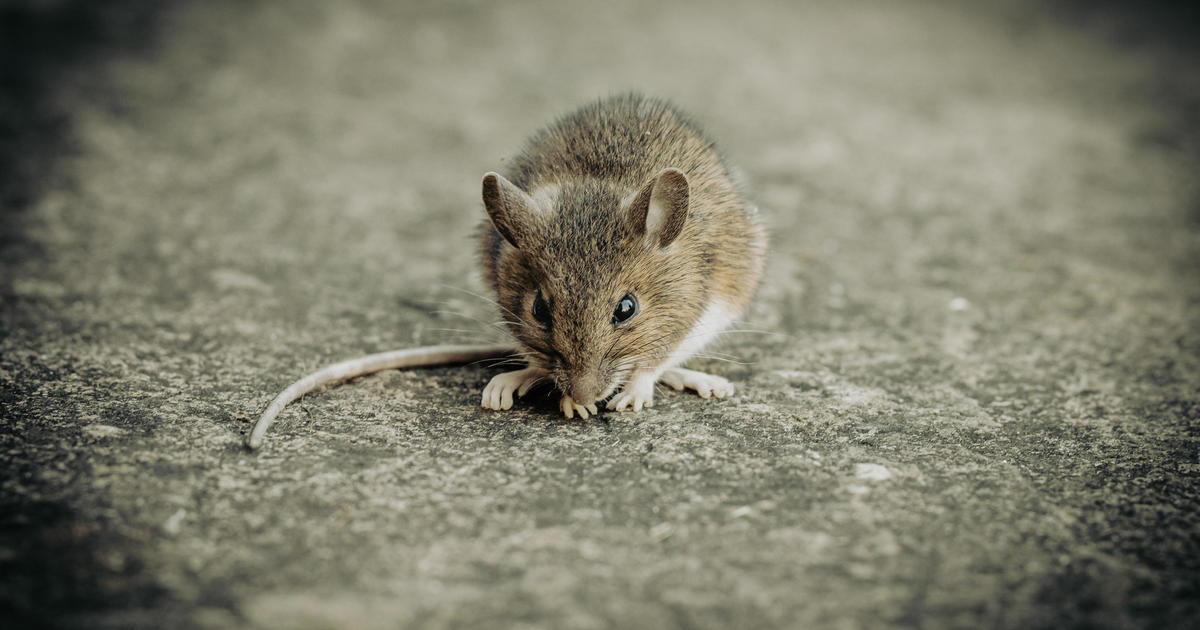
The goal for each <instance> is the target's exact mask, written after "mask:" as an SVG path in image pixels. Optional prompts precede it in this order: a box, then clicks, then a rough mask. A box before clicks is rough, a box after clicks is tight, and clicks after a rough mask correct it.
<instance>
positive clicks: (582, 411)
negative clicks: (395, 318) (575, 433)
mask: <svg viewBox="0 0 1200 630" xmlns="http://www.w3.org/2000/svg"><path fill="white" fill-rule="evenodd" d="M558 407H559V409H562V412H563V415H564V416H566V417H568V418H574V417H575V414H576V413H578V414H579V417H580V419H582V420H587V419H588V415H589V414H591V415H593V416H594V415H596V414H598V413H600V410H599V409H596V403H589V404H587V405H580V404H578V403H576V402H575V399H574V398H571V397H570V396H563V397H562V400H560V401H558Z"/></svg>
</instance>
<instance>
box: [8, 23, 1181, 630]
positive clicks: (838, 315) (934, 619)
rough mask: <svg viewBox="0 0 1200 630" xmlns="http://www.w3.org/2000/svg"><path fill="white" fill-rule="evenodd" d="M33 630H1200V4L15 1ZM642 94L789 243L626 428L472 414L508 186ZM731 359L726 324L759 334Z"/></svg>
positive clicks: (11, 604) (18, 480)
mask: <svg viewBox="0 0 1200 630" xmlns="http://www.w3.org/2000/svg"><path fill="white" fill-rule="evenodd" d="M2 8H3V12H2V13H0V15H2V16H3V19H4V22H5V37H4V38H3V39H4V40H5V41H6V42H7V43H5V44H0V50H4V51H5V54H6V55H8V56H10V57H11V58H12V59H14V60H17V61H19V62H20V63H16V64H13V65H9V64H4V65H6V66H8V69H7V70H5V73H6V74H5V75H4V87H5V92H4V95H3V99H4V100H3V101H0V105H2V106H3V108H2V109H0V131H3V133H4V136H5V138H6V141H5V145H6V146H5V148H4V149H3V150H2V151H0V186H2V188H0V193H2V195H3V196H2V197H0V200H2V201H3V204H4V205H3V214H2V217H3V224H2V225H3V232H4V233H3V236H2V237H0V327H2V329H0V414H2V416H0V419H2V429H0V463H2V468H0V470H3V478H2V481H0V508H2V509H0V609H7V611H6V612H3V615H5V616H6V617H7V618H8V619H12V620H15V622H16V625H15V626H13V627H22V626H28V627H88V628H105V627H113V628H116V627H122V628H124V627H176V628H226V627H249V628H341V627H357V628H393V627H414V628H449V627H514V628H601V627H623V628H729V627H744V628H765V627H780V628H784V627H790V628H881V627H897V628H905V627H911V628H965V627H997V628H1006V627H1011V628H1017V627H1020V628H1026V627H1045V628H1064V627H1100V628H1133V627H1180V628H1183V627H1194V626H1195V625H1196V624H1197V623H1198V622H1200V606H1198V604H1197V602H1198V601H1200V536H1198V534H1197V532H1198V531H1200V515H1198V511H1197V508H1198V506H1200V497H1198V492H1197V479H1198V476H1200V448H1198V435H1200V430H1198V425H1197V423H1198V420H1197V417H1198V415H1197V410H1198V409H1200V391H1198V383H1200V329H1198V327H1197V313H1198V309H1200V301H1198V299H1200V282H1197V280H1198V276H1200V274H1198V272H1197V270H1198V269H1200V266H1198V263H1200V255H1198V253H1200V210H1198V209H1200V202H1198V201H1197V200H1198V199H1200V194H1198V193H1200V185H1198V183H1197V178H1196V173H1197V172H1198V171H1197V164H1198V162H1200V160H1198V159H1197V158H1198V157H1200V142H1198V138H1200V135H1198V133H1197V129H1200V124H1198V123H1200V120H1197V111H1200V107H1198V105H1200V75H1197V74H1196V73H1192V72H1187V71H1186V70H1185V69H1186V68H1188V67H1192V66H1194V65H1195V63H1196V57H1197V54H1196V49H1195V47H1194V44H1192V43H1191V40H1190V38H1189V35H1190V33H1191V31H1189V30H1188V29H1189V27H1190V26H1192V25H1195V13H1194V11H1189V10H1186V9H1184V10H1176V9H1174V8H1172V7H1170V6H1169V5H1166V4H1161V5H1158V4H1156V5H1151V8H1152V9H1154V11H1153V12H1152V13H1149V14H1147V13H1144V12H1139V13H1132V12H1128V11H1125V10H1123V9H1121V8H1120V7H1116V6H1109V5H1103V4H1102V5H1099V6H1091V7H1089V6H1085V5H1083V4H1082V3H1074V2H1055V3H1051V4H1049V5H1037V6H1027V5H1023V4H1016V3H1014V4H1008V5H1005V6H1003V7H997V6H993V5H991V4H985V3H939V2H917V3H905V4H902V5H901V4H895V3H883V2H872V3H865V4H858V3H856V4H854V5H852V6H851V5H847V4H844V3H834V2H816V3H808V4H803V5H800V4H795V3H787V2H762V3H752V4H749V5H743V4H739V5H737V6H734V5H732V4H721V3H677V4H667V3H659V4H654V5H639V4H635V3H625V2H617V3H604V4H603V6H601V3H591V4H567V3H551V2H547V3H530V4H513V5H497V4H491V3H478V2H465V1H456V2H446V3H428V4H419V3H387V2H368V1H361V2H360V1H355V2H341V3H336V4H335V3H321V2H291V3H232V2H205V3H200V2H178V3H149V2H144V3H125V4H115V5H108V6H106V7H96V6H93V5H90V4H89V3H74V2H69V1H61V0H60V1H57V2H13V3H7V4H5V5H3V7H2ZM626 89H638V90H641V91H644V92H647V93H651V94H655V95H659V96H664V97H668V98H671V99H673V100H674V101H676V102H677V103H679V104H680V105H681V106H683V107H684V108H686V109H688V110H690V111H691V112H692V113H693V114H695V115H696V117H697V118H699V119H700V120H702V121H703V122H704V123H706V126H707V127H708V130H709V131H710V133H711V134H712V135H713V136H715V137H716V138H717V139H718V140H719V141H720V142H721V144H722V145H723V147H724V149H725V151H726V153H727V154H728V155H729V157H730V159H731V161H733V162H734V163H735V164H737V165H739V166H740V167H741V169H742V171H743V172H744V175H745V178H746V180H747V182H748V184H749V188H750V190H751V192H752V194H753V196H754V198H755V199H756V201H757V202H758V203H759V204H760V205H761V207H762V208H763V212H764V213H765V214H766V216H767V217H768V220H769V222H770V228H771V235H772V246H773V247H772V252H771V258H770V262H769V269H768V273H767V278H766V280H765V282H764V284H763V286H762V289H761V291H760V293H759V296H758V299H757V300H756V303H755V305H754V308H753V310H752V312H751V313H750V314H749V315H748V316H747V318H746V321H745V322H744V323H743V324H742V325H739V327H738V329H739V332H735V333H731V334H729V335H727V336H726V337H725V338H724V340H723V342H722V344H721V345H720V346H719V347H718V348H716V352H717V353H719V354H720V355H721V356H722V357H727V358H728V359H729V360H728V361H720V360H707V361H701V362H700V364H701V365H702V366H703V367H704V368H705V369H709V370H712V371H714V372H716V373H719V374H721V375H723V376H725V377H727V378H729V379H731V380H732V381H733V382H734V383H735V385H736V386H737V387H738V388H739V390H738V393H737V395H736V396H735V397H734V398H733V399H732V400H727V401H721V402H710V401H702V400H700V399H698V398H697V397H695V396H691V395H684V394H680V393H676V392H672V391H668V392H665V393H663V394H661V395H660V396H661V397H660V400H659V402H658V405H657V406H656V407H655V408H654V409H652V410H649V411H644V412H642V413H640V414H637V415H630V414H614V413H605V414H602V415H601V416H600V417H599V418H594V419H590V420H588V421H582V422H581V421H566V420H563V419H561V418H559V417H557V416H556V414H555V411H554V405H553V401H552V400H551V399H549V398H547V399H544V400H534V401H532V402H530V403H526V404H520V405H518V406H517V408H516V409H514V410H513V411H511V412H506V413H481V412H480V411H479V410H478V409H477V402H478V393H479V391H480V389H481V388H482V386H483V385H484V384H485V383H486V381H487V379H488V378H489V377H490V375H491V374H492V373H493V370H492V369H489V368H486V367H481V366H472V367H465V368H444V369H431V370H422V371H411V372H388V373H383V374H380V375H377V376H373V377H369V378H364V379H361V380H359V381H357V382H354V383H352V384H349V385H348V386H343V387H340V388H335V389H330V390H326V391H324V392H322V393H319V394H317V395H314V396H310V397H308V398H306V399H305V400H304V401H303V402H302V404H297V405H293V406H292V407H291V408H289V409H288V410H287V411H286V412H285V413H284V414H283V415H282V416H281V418H280V420H279V421H278V423H277V424H276V426H275V427H273V429H272V431H271V432H270V433H269V434H268V438H267V442H266V445H265V447H264V448H263V449H262V451H261V452H259V453H255V454H251V453H247V452H246V451H245V450H244V449H243V448H242V446H241V440H242V437H243V435H244V433H245V432H246V431H247V430H248V429H249V423H248V420H249V419H250V418H252V417H254V416H255V415H256V414H257V413H258V412H259V411H260V410H261V409H262V408H263V407H264V406H265V405H266V403H267V402H268V401H269V399H270V398H271V397H272V396H273V395H274V394H275V393H276V392H277V391H278V390H279V389H280V388H281V387H283V386H284V385H286V384H287V383H288V382H290V381H291V380H292V379H294V378H296V377H298V376H300V375H301V374H303V373H305V372H306V371H308V370H311V369H314V368H317V367H320V366H322V365H324V364H327V363H330V362H332V361H335V360H339V359H342V358H347V357H350V356H355V355H358V354H361V353H365V352H371V351H379V350H386V349H391V348H397V347H407V346H416V345H421V344H429V343H440V342H460V343H461V342H483V341H487V342H494V341H499V340H502V339H503V337H502V335H501V334H500V333H499V331H497V330H496V329H495V327H494V326H492V322H494V321H495V319H496V314H495V313H494V312H493V311H492V310H491V307H490V305H489V304H488V303H487V302H486V301H485V300H484V299H482V298H480V297H478V296H477V294H479V293H482V288H481V286H480V283H479V281H478V278H477V273H476V262H475V255H474V245H473V240H472V231H473V229H474V226H475V225H476V224H477V222H478V221H479V220H480V218H481V217H482V207H481V203H480V202H479V200H478V194H479V178H480V177H481V175H482V174H483V173H484V172H486V171H488V170H493V169H497V168H502V167H503V160H504V157H505V156H506V155H509V154H511V152H512V151H514V150H515V149H516V148H517V147H518V146H519V143H520V142H521V140H522V139H523V137H524V136H525V135H527V134H528V133H530V132H531V131H533V130H534V129H536V128H537V127H538V126H540V125H541V124H544V123H545V122H546V121H548V120H549V119H550V118H551V117H553V116H554V115H556V114H558V113H561V112H563V111H565V110H567V109H569V108H571V107H574V106H576V105H579V104H581V103H583V102H585V101H587V100H590V99H592V98H595V97H597V96H601V95H604V94H608V93H611V92H615V91H621V90H626ZM742 331H744V332H742Z"/></svg>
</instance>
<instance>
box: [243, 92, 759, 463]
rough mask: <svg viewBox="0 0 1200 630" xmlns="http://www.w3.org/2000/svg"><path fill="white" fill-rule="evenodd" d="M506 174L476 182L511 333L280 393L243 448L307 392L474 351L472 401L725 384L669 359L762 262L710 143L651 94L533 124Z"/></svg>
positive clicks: (387, 358) (573, 407)
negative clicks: (504, 366)
mask: <svg viewBox="0 0 1200 630" xmlns="http://www.w3.org/2000/svg"><path fill="white" fill-rule="evenodd" d="M504 170H505V172H504V174H501V173H499V172H489V173H487V174H485V175H484V177H483V183H482V198H483V206H484V210H485V211H486V217H485V218H483V219H482V220H481V222H480V226H479V230H478V243H479V256H480V262H481V268H482V275H483V279H484V282H485V284H486V285H487V287H488V288H489V289H490V290H491V293H492V294H493V297H494V298H495V303H496V304H497V306H498V308H499V310H500V312H501V316H502V318H503V323H504V326H505V327H506V328H507V330H508V332H509V333H510V334H511V336H512V338H513V340H514V342H515V344H514V345H508V346H504V345H502V346H430V347H424V348H410V349H405V350H396V351H391V352H383V353H379V354H373V355H368V356H365V357H360V358H357V359H351V360H348V361H343V362H341V363H337V364H334V365H331V366H329V367H326V368H324V369H322V370H319V371H317V372H314V373H312V374H309V375H308V376H305V377H304V378H302V379H301V380H299V381H297V382H295V383H293V384H292V385H291V386H289V387H288V388H286V389H285V390H284V391H283V392H281V393H280V394H279V395H278V396H276V397H275V399H274V400H273V401H272V402H271V403H270V404H269V405H268V407H267V409H266V410H265V411H264V412H263V414H262V415H261V416H260V417H259V420H258V421H257V422H256V423H255V426H254V428H253V430H252V431H251V433H250V434H249V435H248V436H247V440H246V445H247V446H248V447H249V448H250V449H252V450H253V449H257V448H258V447H260V446H261V444H262V442H263V437H264V435H265V433H266V431H267V428H268V427H269V426H270V425H271V423H272V422H273V420H274V418H275V417H276V416H278V415H279V413H280V412H282V410H283V409H284V408H285V407H286V406H287V405H288V404H289V403H290V402H292V401H294V400H296V399H298V398H299V397H301V396H303V395H304V394H306V393H308V392H310V391H313V390H314V389H316V388H318V387H320V386H322V385H327V384H330V383H336V382H340V381H345V380H347V379H350V378H354V377H357V376H362V375H365V374H370V373H373V372H378V371H382V370H387V369H398V368H414V367H432V366H438V365H451V364H460V363H472V362H479V361H486V360H508V361H514V360H516V361H520V362H521V363H522V364H523V365H524V367H522V368H520V369H517V370H512V371H507V372H502V373H500V374H497V375H496V376H494V377H493V378H492V379H490V381H489V382H488V383H487V385H486V386H485V387H484V389H483V393H482V397H481V403H480V406H481V407H482V408H483V409H484V410H506V409H511V408H512V406H513V404H514V398H520V397H523V396H525V395H526V394H527V393H528V392H529V391H530V390H531V389H532V388H534V387H535V386H536V385H538V384H539V383H549V384H551V385H553V387H554V389H555V390H557V392H558V394H559V396H560V398H559V403H558V406H559V410H560V411H561V412H562V414H563V415H564V417H566V418H574V417H575V416H576V415H578V416H579V417H580V418H582V419H587V418H589V417H591V416H594V415H597V414H598V413H599V412H600V409H601V406H603V407H604V408H606V409H608V410H610V411H632V412H637V411H641V410H642V409H644V408H647V407H651V406H653V404H654V394H655V386H656V385H657V384H659V383H662V384H664V385H666V386H668V387H671V388H673V389H676V390H685V389H689V390H693V391H695V392H696V393H697V394H698V395H699V396H700V397H702V398H726V397H729V396H731V395H732V394H733V393H734V387H733V384H732V383H731V382H730V381H729V380H727V379H725V378H723V377H720V376H717V375H713V374H707V373H704V372H699V371H695V370H690V369H686V368H684V367H682V365H683V364H684V363H685V362H686V361H687V360H688V359H689V358H692V357H693V356H695V355H696V354H697V353H699V352H700V351H701V350H702V349H703V348H704V347H705V346H706V345H708V344H709V343H710V342H711V341H712V340H713V339H714V338H716V337H717V336H718V335H719V334H720V333H721V332H722V331H724V330H725V329H726V328H728V326H729V325H730V324H731V323H732V322H733V321H734V320H735V319H737V318H738V317H739V316H741V315H742V313H744V311H745V310H746V308H747V306H748V305H749V304H750V301H751V300H752V298H753V296H754V293H755V291H756V289H757V287H758V284H759V281H760V279H761V277H762V274H763V269H764V266H765V258H766V250H767V234H766V229H765V227H764V225H763V223H762V220H761V218H760V215H759V211H758V209H757V207H756V206H755V205H753V204H751V203H750V202H749V201H748V200H747V196H746V194H745V193H744V191H743V186H742V184H741V183H740V181H739V180H738V178H737V177H736V176H735V175H734V172H733V171H732V170H731V167H730V166H729V165H728V164H727V162H726V160H725V158H724V157H723V155H722V154H721V153H720V152H719V151H718V149H717V147H716V144H715V143H714V141H713V140H711V139H710V138H709V137H708V136H707V135H706V133H705V132H704V131H703V130H702V129H701V127H700V126H699V124H697V123H696V122H695V121H694V120H693V119H692V118H691V117H690V116H689V115H688V114H686V113H684V112H683V111H681V110H680V109H679V108H677V107H676V106H675V105H673V104H672V103H670V102H669V101H666V100H664V99H659V98H653V97H648V96H644V95H641V94H637V93H625V94H620V95H616V96H611V97H607V98H603V99H599V100H596V101H593V102H591V103H589V104H586V105H584V106H583V107H580V108H579V109H576V110H574V111H572V112H570V113H567V114H565V115H563V116H561V117H559V118H558V119H556V120H555V121H554V122H552V123H551V124H550V125H548V126H546V127H545V128H543V129H541V130H540V131H537V132H536V133H534V134H533V135H532V136H531V137H530V138H529V139H528V140H527V141H526V142H525V144H524V146H523V148H522V149H521V150H520V151H519V152H518V153H517V154H516V155H515V156H514V157H513V158H512V159H510V160H508V161H507V167H506V168H505V169H504Z"/></svg>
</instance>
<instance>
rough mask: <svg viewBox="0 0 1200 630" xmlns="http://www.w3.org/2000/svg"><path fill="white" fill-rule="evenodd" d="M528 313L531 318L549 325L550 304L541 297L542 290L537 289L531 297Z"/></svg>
mask: <svg viewBox="0 0 1200 630" xmlns="http://www.w3.org/2000/svg"><path fill="white" fill-rule="evenodd" d="M529 314H530V315H533V318H534V319H536V320H537V321H539V322H541V323H542V325H545V326H549V325H550V305H549V304H546V300H544V299H543V298H542V292H541V291H538V292H537V294H535V295H534V297H533V306H532V307H530V309H529Z"/></svg>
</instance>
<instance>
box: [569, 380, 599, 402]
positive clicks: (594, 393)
mask: <svg viewBox="0 0 1200 630" xmlns="http://www.w3.org/2000/svg"><path fill="white" fill-rule="evenodd" d="M602 388H603V385H602V384H601V383H600V379H598V378H595V376H594V375H592V376H588V377H584V378H579V379H575V378H573V379H571V386H570V388H569V389H570V391H569V392H567V393H568V394H569V395H570V396H571V400H574V401H575V404H577V405H588V404H591V403H594V402H596V399H598V398H600V390H601V389H602Z"/></svg>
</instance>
